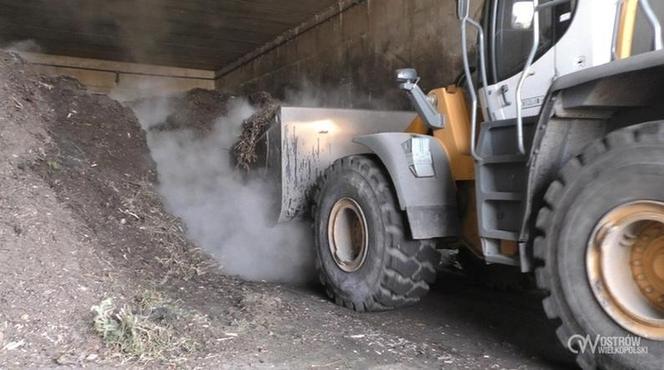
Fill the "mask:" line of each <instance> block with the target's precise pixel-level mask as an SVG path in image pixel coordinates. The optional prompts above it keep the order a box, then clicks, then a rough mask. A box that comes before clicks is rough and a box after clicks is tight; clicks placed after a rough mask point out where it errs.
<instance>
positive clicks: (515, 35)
mask: <svg viewBox="0 0 664 370" xmlns="http://www.w3.org/2000/svg"><path fill="white" fill-rule="evenodd" d="M517 1H519V0H494V1H487V3H486V5H485V9H484V17H483V18H484V19H483V24H484V28H485V30H486V34H487V35H488V37H487V43H488V45H486V47H487V50H488V51H489V66H488V72H489V83H490V84H496V83H498V82H499V81H503V80H506V79H508V78H510V77H512V76H514V75H517V74H518V73H520V72H521V71H522V70H523V68H524V65H525V63H526V60H527V59H528V54H529V53H530V49H531V47H532V39H533V36H532V28H531V29H527V30H519V29H513V28H512V24H511V23H512V6H513V5H514V3H515V2H517ZM574 3H575V2H574V1H571V2H568V3H564V4H560V5H557V6H554V7H551V8H546V9H544V10H541V11H540V15H539V17H540V30H541V32H540V33H541V34H540V45H539V48H538V52H537V54H536V58H535V59H536V60H537V59H538V58H539V57H541V56H542V55H543V54H544V53H546V51H548V50H549V49H550V48H551V47H552V46H553V45H554V44H555V43H556V42H557V41H558V40H560V38H561V37H562V35H563V34H564V33H565V32H566V31H567V29H568V28H569V24H570V23H571V19H572V9H573V8H574Z"/></svg>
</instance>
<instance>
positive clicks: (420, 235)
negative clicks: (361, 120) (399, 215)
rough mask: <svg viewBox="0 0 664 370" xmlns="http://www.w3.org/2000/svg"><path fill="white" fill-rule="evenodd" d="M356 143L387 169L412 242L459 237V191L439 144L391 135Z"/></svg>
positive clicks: (421, 137) (427, 138) (408, 135)
mask: <svg viewBox="0 0 664 370" xmlns="http://www.w3.org/2000/svg"><path fill="white" fill-rule="evenodd" d="M353 141H354V142H356V143H358V144H362V145H364V146H366V147H367V148H368V149H369V150H371V152H373V153H374V154H376V156H377V157H378V158H379V159H380V161H381V162H382V163H383V165H384V166H385V168H386V169H387V172H388V173H389V175H390V177H391V180H392V184H394V189H395V191H396V194H397V198H398V200H399V206H400V208H401V210H402V211H405V212H406V216H407V219H408V224H409V226H410V232H411V236H412V238H413V239H430V238H440V237H449V236H458V235H459V215H458V211H457V202H456V187H455V184H454V180H453V179H452V173H451V170H450V166H449V161H448V158H447V154H446V153H445V151H444V149H443V147H442V145H441V144H440V142H439V141H438V140H436V139H435V138H434V137H432V136H426V135H417V134H411V133H396V132H389V133H379V134H372V135H363V136H357V137H355V138H354V139H353Z"/></svg>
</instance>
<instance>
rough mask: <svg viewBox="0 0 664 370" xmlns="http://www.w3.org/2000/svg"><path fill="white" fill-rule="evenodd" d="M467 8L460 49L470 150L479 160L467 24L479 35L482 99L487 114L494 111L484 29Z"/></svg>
mask: <svg viewBox="0 0 664 370" xmlns="http://www.w3.org/2000/svg"><path fill="white" fill-rule="evenodd" d="M466 6H467V7H468V8H470V0H468V2H467V3H466ZM468 10H469V9H466V11H465V12H464V17H463V18H462V19H461V38H462V41H461V44H462V45H461V50H462V53H463V68H464V73H465V74H466V83H467V84H468V90H469V92H470V96H471V100H472V106H471V109H472V112H471V133H470V141H471V143H470V152H471V154H472V155H473V158H475V160H477V161H481V160H482V157H481V156H480V155H479V154H478V153H477V106H478V98H477V92H476V91H475V84H474V83H473V81H472V74H471V72H470V62H469V61H468V25H470V26H472V27H474V28H475V29H477V34H478V36H479V53H480V66H479V68H478V69H479V71H480V78H481V80H482V87H483V88H484V92H483V94H484V100H485V101H486V104H487V107H486V108H487V111H488V113H489V115H491V113H492V112H493V111H494V110H493V103H492V102H491V100H490V99H489V95H488V87H489V82H488V78H487V73H486V64H487V63H486V50H485V36H484V29H483V28H482V25H480V24H479V23H477V21H475V20H474V19H472V18H470V12H469V11H468Z"/></svg>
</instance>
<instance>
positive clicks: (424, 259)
mask: <svg viewBox="0 0 664 370" xmlns="http://www.w3.org/2000/svg"><path fill="white" fill-rule="evenodd" d="M313 217H314V229H315V235H314V237H315V243H316V254H317V259H316V267H317V270H318V273H319V278H320V281H321V283H322V284H323V285H324V286H325V288H326V291H327V294H328V295H329V296H330V298H332V299H334V300H335V302H336V303H337V304H339V305H343V306H346V307H348V308H351V309H353V310H356V311H380V310H386V309H391V308H396V307H401V306H405V305H409V304H413V303H415V302H417V301H418V300H419V299H420V297H422V296H423V295H424V294H426V293H427V292H428V290H429V284H430V283H433V282H434V281H435V279H436V265H437V263H438V259H439V255H438V252H437V251H436V249H435V244H434V242H433V241H432V240H409V239H408V238H407V236H406V232H405V220H404V218H403V214H402V212H401V211H400V209H399V207H398V204H397V200H396V197H395V194H394V190H393V188H392V184H391V182H390V181H389V178H388V177H387V176H386V174H385V171H384V169H383V168H382V166H381V165H380V164H379V163H377V162H376V161H375V160H373V159H372V158H369V157H366V156H350V157H346V158H342V159H339V160H337V161H336V162H334V163H333V164H332V166H330V168H328V169H327V170H326V171H325V174H324V175H323V176H322V177H321V179H320V180H319V183H318V185H317V187H316V191H315V193H314V209H313Z"/></svg>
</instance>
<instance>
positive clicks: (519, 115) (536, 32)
mask: <svg viewBox="0 0 664 370" xmlns="http://www.w3.org/2000/svg"><path fill="white" fill-rule="evenodd" d="M538 6H539V0H533V9H534V13H533V46H532V48H531V49H530V54H529V55H528V59H527V61H526V65H525V66H524V68H523V72H522V74H521V78H520V79H519V84H518V85H517V87H516V132H517V145H518V149H519V152H520V153H521V154H526V147H525V144H524V141H523V112H522V109H523V101H522V100H521V94H522V92H523V84H524V83H525V82H526V78H528V77H529V76H530V67H532V65H533V61H534V60H535V56H536V55H537V49H538V48H539V43H540V23H539V8H538Z"/></svg>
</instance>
